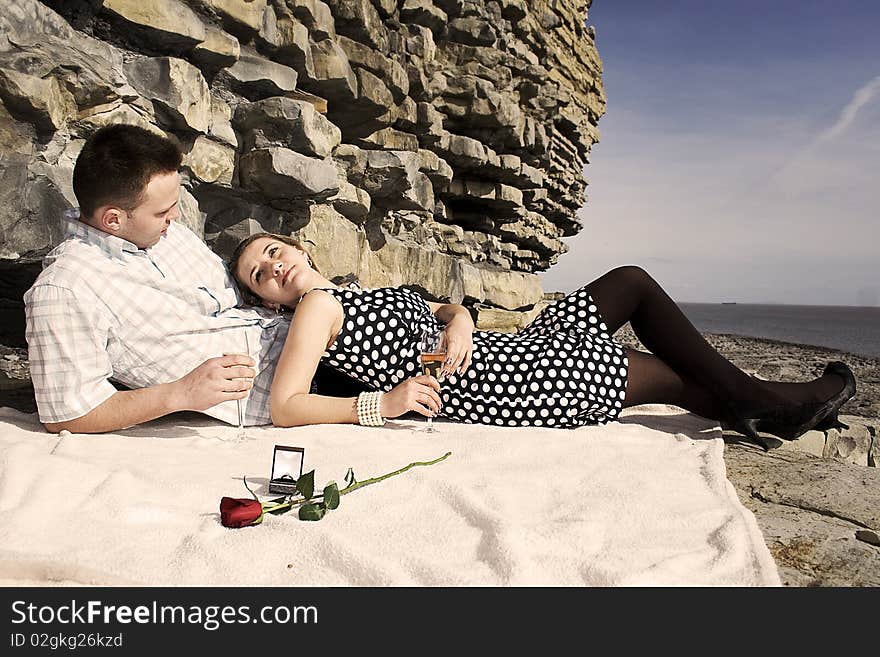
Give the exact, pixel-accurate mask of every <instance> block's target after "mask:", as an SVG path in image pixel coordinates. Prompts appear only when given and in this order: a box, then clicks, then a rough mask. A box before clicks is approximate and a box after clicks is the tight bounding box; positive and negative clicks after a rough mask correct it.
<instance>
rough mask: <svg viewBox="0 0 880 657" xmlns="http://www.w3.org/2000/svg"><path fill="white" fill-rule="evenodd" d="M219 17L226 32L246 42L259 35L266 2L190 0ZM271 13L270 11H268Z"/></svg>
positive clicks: (259, 0)
mask: <svg viewBox="0 0 880 657" xmlns="http://www.w3.org/2000/svg"><path fill="white" fill-rule="evenodd" d="M192 1H193V2H195V3H197V4H199V5H201V6H202V7H203V8H204V9H205V10H207V11H208V12H210V13H213V14H215V15H216V16H217V17H219V19H220V21H221V22H222V24H223V27H224V29H226V31H227V32H231V33H232V34H234V35H235V36H237V37H239V38H240V39H243V40H245V41H248V40H250V39H253V38H254V37H255V36H257V35H259V33H260V30H262V28H263V15H264V14H265V13H266V11H267V9H268V6H267V0H244V1H243V0H192ZM269 10H270V11H271V9H269Z"/></svg>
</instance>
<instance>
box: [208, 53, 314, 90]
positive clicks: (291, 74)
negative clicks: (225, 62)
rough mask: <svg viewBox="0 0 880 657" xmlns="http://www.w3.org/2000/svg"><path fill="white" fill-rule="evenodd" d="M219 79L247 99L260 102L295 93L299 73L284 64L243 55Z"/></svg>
mask: <svg viewBox="0 0 880 657" xmlns="http://www.w3.org/2000/svg"><path fill="white" fill-rule="evenodd" d="M218 79H219V80H222V81H223V82H225V83H226V84H228V85H229V87H230V88H231V89H232V90H233V91H235V92H237V93H239V94H241V95H242V96H244V97H245V98H248V99H249V100H259V99H261V98H267V97H269V96H279V95H283V94H285V93H288V92H292V91H294V90H295V89H296V80H297V73H296V71H295V70H293V69H292V68H290V67H289V66H285V65H284V64H278V63H277V62H273V61H270V60H268V59H265V58H263V57H260V56H258V55H254V54H250V53H247V54H245V53H242V55H241V56H240V57H239V58H238V61H236V62H235V64H233V65H232V66H230V67H229V68H227V69H223V70H222V71H221V72H220V73H219V74H218Z"/></svg>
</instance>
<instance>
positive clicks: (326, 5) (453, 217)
mask: <svg viewBox="0 0 880 657" xmlns="http://www.w3.org/2000/svg"><path fill="white" fill-rule="evenodd" d="M589 5H590V0H574V1H573V0H564V1H562V0H534V1H531V2H525V0H433V1H432V0H326V1H322V0H103V1H102V0H44V2H38V1H37V0H17V1H16V2H14V3H4V7H3V9H2V10H0V275H2V279H3V281H4V284H3V286H2V289H0V299H2V301H0V307H2V308H3V310H4V315H6V317H7V321H6V322H4V323H5V324H6V327H5V328H4V332H5V334H4V336H2V340H0V341H3V342H5V343H6V344H10V343H11V344H18V345H21V344H23V343H22V339H23V338H22V335H21V319H22V317H23V315H22V311H21V298H20V296H21V293H22V292H23V291H24V289H26V288H27V287H28V286H29V284H30V282H31V281H32V280H33V277H34V276H35V275H36V273H37V271H38V269H39V260H40V257H41V256H42V255H43V254H44V253H45V252H46V251H47V250H48V249H50V248H51V247H52V246H53V245H54V244H55V243H57V242H58V240H59V238H60V229H59V224H58V218H59V215H60V213H61V211H62V210H64V209H66V208H68V207H71V206H73V205H75V204H76V201H75V198H74V196H73V193H72V189H71V184H70V178H71V173H72V168H73V163H74V161H75V159H76V156H77V154H78V152H79V149H80V148H81V146H82V144H83V141H84V139H85V138H86V137H88V135H89V134H90V133H91V132H93V131H94V130H96V129H97V128H98V127H100V126H102V125H105V124H107V123H110V122H129V123H136V124H139V125H142V126H145V127H148V128H150V129H152V130H155V131H158V132H161V133H164V134H167V135H170V136H173V137H175V138H176V139H177V140H178V141H179V142H180V143H181V145H182V146H183V149H184V152H185V154H186V155H185V159H184V171H183V179H184V187H185V193H184V197H183V209H184V216H185V219H184V221H185V222H186V223H187V224H188V225H190V227H191V228H193V229H194V230H195V231H196V232H197V233H199V234H200V235H203V236H204V238H205V240H206V241H207V242H208V243H209V244H210V245H211V246H212V247H213V248H214V249H215V250H216V251H217V252H218V253H220V254H221V255H226V254H228V253H229V251H230V250H231V248H232V247H233V246H234V244H236V243H237V242H238V240H239V239H240V238H242V237H244V236H246V235H248V234H250V233H252V232H256V231H258V230H269V231H274V232H283V233H288V234H293V235H295V236H297V237H299V238H300V239H302V240H304V241H305V242H306V243H307V245H308V246H309V247H310V249H311V251H312V252H313V257H314V259H315V261H316V263H317V264H318V265H319V267H320V268H321V269H322V271H324V272H327V273H329V274H330V276H331V277H344V276H351V275H353V276H357V277H358V278H359V279H360V280H361V281H362V282H363V283H364V284H366V285H383V284H411V285H416V286H419V287H421V288H422V291H423V292H425V293H426V295H427V296H429V297H432V298H434V299H436V300H452V301H455V302H465V303H466V304H467V305H469V306H471V307H472V308H474V311H475V312H476V313H477V315H478V323H479V324H480V325H482V326H485V327H496V326H498V324H499V322H500V323H501V324H505V323H507V324H510V321H511V320H510V318H511V317H513V318H514V320H515V319H516V318H518V317H523V316H521V315H517V314H515V313H514V314H511V315H509V316H508V315H507V313H508V312H509V311H516V310H524V309H528V308H532V307H534V306H535V305H536V304H538V303H539V302H540V301H541V299H542V295H543V292H542V290H541V286H540V284H539V280H538V277H537V275H536V273H535V272H537V271H541V270H544V269H547V268H548V267H549V266H550V265H551V264H553V263H554V262H555V260H556V258H557V257H558V255H559V254H560V253H563V252H564V251H565V250H566V246H565V244H564V243H563V242H562V241H561V238H562V237H564V236H567V235H573V234H574V233H576V232H577V231H578V230H579V228H580V226H579V224H578V219H577V215H576V210H577V209H578V208H579V207H581V205H582V204H583V202H584V188H585V186H586V183H585V181H584V178H583V169H584V166H585V164H586V163H587V159H588V154H589V151H590V147H591V146H592V144H593V143H594V142H595V141H596V139H597V131H596V127H595V126H596V123H597V121H598V119H599V117H600V116H601V115H602V113H603V111H604V106H605V98H604V92H603V89H602V83H601V64H600V61H599V58H598V56H597V53H596V49H595V46H594V42H593V35H592V30H591V29H590V28H588V27H586V25H585V21H586V17H587V10H588V7H589ZM480 313H482V317H481V316H480ZM499 318H500V319H499ZM514 325H515V321H514Z"/></svg>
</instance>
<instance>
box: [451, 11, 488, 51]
mask: <svg viewBox="0 0 880 657" xmlns="http://www.w3.org/2000/svg"><path fill="white" fill-rule="evenodd" d="M448 29H449V39H450V40H451V41H457V42H459V43H463V44H465V45H469V46H494V45H495V41H496V40H497V38H498V35H497V34H496V33H495V30H494V29H493V28H492V26H491V25H490V24H489V23H488V22H487V21H485V20H483V19H481V18H478V17H476V16H468V17H467V18H456V19H454V20H451V21H449V26H448Z"/></svg>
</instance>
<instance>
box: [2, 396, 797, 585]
mask: <svg viewBox="0 0 880 657" xmlns="http://www.w3.org/2000/svg"><path fill="white" fill-rule="evenodd" d="M422 425H423V423H422V422H419V421H417V420H413V421H407V422H389V423H388V425H386V427H383V428H379V429H377V428H366V427H359V426H347V425H346V426H343V425H321V426H312V427H300V428H295V429H277V428H269V427H260V428H249V429H248V430H247V432H248V434H249V436H250V437H251V438H252V440H249V441H247V442H241V443H233V442H224V441H222V440H220V439H219V438H226V439H232V438H234V437H235V435H236V432H237V429H236V428H235V427H227V426H225V425H220V424H218V423H216V422H215V421H213V420H210V419H208V418H204V417H203V416H198V415H196V414H178V415H175V416H171V417H169V418H165V419H163V420H157V421H155V422H150V423H148V424H145V425H142V426H140V427H135V428H132V429H129V430H125V431H119V432H117V433H115V434H109V435H97V436H88V435H76V434H74V435H71V434H67V433H64V434H62V435H61V436H58V435H55V434H48V433H46V432H45V431H44V430H43V428H42V427H41V426H40V424H39V423H38V421H37V419H36V416H35V415H26V414H22V413H19V412H17V411H14V410H12V409H8V408H0V584H2V585H5V586H18V585H41V584H46V585H64V584H71V585H80V584H82V585H257V586H262V585H273V586H279V585H314V586H325V585H341V586H388V585H394V586H472V585H483V586H508V585H510V586H533V585H550V586H633V585H644V586H752V585H771V586H773V585H775V586H778V585H780V580H779V576H778V573H777V570H776V566H775V564H774V562H773V559H772V557H771V556H770V553H769V551H768V549H767V547H766V545H765V544H764V540H763V538H762V536H761V532H760V530H759V528H758V526H757V524H756V522H755V519H754V516H753V515H752V514H751V512H749V511H748V510H747V509H746V508H745V507H743V506H742V504H741V503H740V502H739V499H738V498H737V495H736V492H735V490H734V489H733V486H732V485H731V484H730V482H728V481H727V478H726V475H725V466H724V460H723V450H724V443H723V441H722V438H721V431H720V428H719V427H718V426H717V424H715V423H713V422H711V421H708V420H705V419H703V418H700V417H697V416H694V415H691V414H687V413H683V412H682V411H681V410H680V409H678V408H676V407H672V406H640V407H634V408H630V409H626V410H625V412H624V413H623V415H622V416H621V418H620V420H619V421H618V422H615V423H612V424H609V425H606V426H604V427H599V426H592V427H583V428H581V429H577V430H566V429H532V428H517V429H506V428H498V427H489V426H482V425H464V424H452V423H446V422H442V423H436V425H435V426H437V429H438V432H437V433H435V434H427V433H423V432H417V431H413V430H412V428H413V427H421V426H422ZM275 444H282V445H293V446H300V447H304V448H305V450H306V451H305V471H308V470H311V469H315V470H316V472H315V481H316V484H317V486H316V488H317V489H318V490H320V489H321V488H322V487H323V485H324V484H325V483H327V482H328V481H330V480H335V481H337V482H338V483H339V485H340V488H342V487H343V485H344V483H343V480H344V477H345V473H346V471H347V469H348V468H349V466H351V467H352V468H353V469H354V473H355V476H356V477H357V479H358V480H365V479H368V478H370V477H373V476H377V475H381V474H384V473H387V472H391V471H394V470H397V469H399V468H401V467H402V466H405V465H406V464H408V463H410V462H412V461H426V460H430V459H434V458H436V457H439V456H442V455H443V454H444V453H446V452H447V451H451V452H452V455H451V456H450V457H449V458H447V459H446V460H444V461H441V462H440V463H438V464H436V465H431V466H427V467H416V468H413V469H411V470H409V471H407V472H405V473H402V474H400V475H397V476H394V477H391V478H389V479H386V480H385V481H382V482H379V483H377V484H374V485H371V486H366V487H364V488H361V489H359V490H356V491H353V492H352V493H350V494H348V495H345V496H343V497H342V499H341V503H340V505H339V508H338V509H336V510H334V511H331V512H329V513H328V514H327V516H326V517H325V518H324V519H322V520H321V521H319V522H305V521H300V520H299V519H298V518H297V513H296V510H294V511H292V512H290V513H288V514H286V515H281V516H267V517H266V519H265V521H264V522H263V524H261V525H258V526H255V527H246V528H243V529H226V528H224V527H223V526H222V525H221V524H220V517H219V511H218V507H219V502H220V498H221V497H223V496H230V497H240V498H248V497H250V495H249V493H248V492H247V490H246V489H245V488H244V486H243V484H242V481H241V479H242V476H247V478H248V482H249V483H250V484H251V487H252V488H254V490H255V492H256V493H257V494H258V495H260V497H261V499H263V500H268V499H270V498H273V497H276V496H274V495H269V494H268V491H267V480H268V477H269V474H270V468H271V461H272V451H273V449H272V448H273V445H275Z"/></svg>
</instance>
